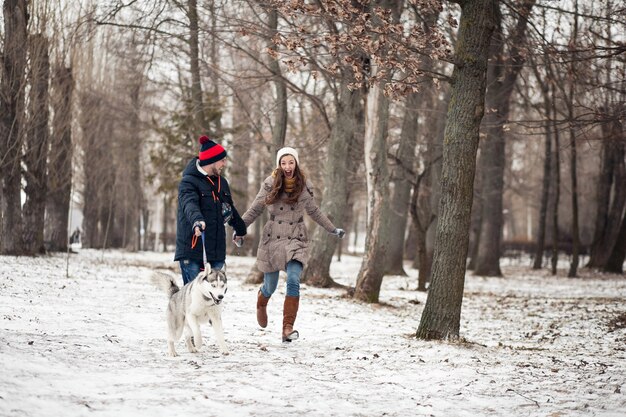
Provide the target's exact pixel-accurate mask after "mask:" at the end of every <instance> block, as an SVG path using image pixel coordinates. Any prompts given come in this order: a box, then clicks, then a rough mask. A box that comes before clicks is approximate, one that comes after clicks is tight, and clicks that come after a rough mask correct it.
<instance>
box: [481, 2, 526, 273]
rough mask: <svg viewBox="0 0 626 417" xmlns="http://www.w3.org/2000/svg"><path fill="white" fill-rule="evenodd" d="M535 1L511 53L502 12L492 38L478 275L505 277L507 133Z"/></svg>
mask: <svg viewBox="0 0 626 417" xmlns="http://www.w3.org/2000/svg"><path fill="white" fill-rule="evenodd" d="M534 4H535V0H526V1H524V2H523V3H522V5H521V9H520V10H519V12H518V13H519V14H518V16H519V17H518V20H517V24H516V26H515V29H514V30H513V31H512V33H511V35H510V52H509V53H508V54H507V53H506V52H505V50H504V45H505V34H504V31H503V28H502V14H501V11H500V9H499V8H498V10H497V13H496V16H497V22H498V23H497V25H496V32H495V34H494V36H493V38H492V41H491V42H492V45H491V48H492V49H491V63H490V65H489V73H488V82H489V87H488V88H487V96H486V103H485V105H486V107H487V112H486V116H485V128H486V129H485V130H486V137H485V138H484V139H485V140H484V141H483V142H482V143H481V159H480V160H481V163H482V164H483V168H482V170H481V173H482V175H483V177H482V187H483V188H482V193H481V197H482V216H481V217H482V221H481V226H482V227H481V231H480V238H479V244H478V258H477V262H476V269H475V273H476V274H477V275H488V276H501V275H502V272H501V270H500V254H501V247H500V243H501V241H502V225H503V217H502V195H503V189H504V166H505V162H506V158H505V130H506V126H505V125H506V123H507V122H508V118H509V112H510V100H511V95H512V93H513V88H514V86H515V82H516V80H517V76H518V75H519V73H520V71H521V70H522V66H523V63H524V49H523V46H524V44H525V37H526V28H527V26H528V19H529V16H530V12H531V10H532V7H533V6H534Z"/></svg>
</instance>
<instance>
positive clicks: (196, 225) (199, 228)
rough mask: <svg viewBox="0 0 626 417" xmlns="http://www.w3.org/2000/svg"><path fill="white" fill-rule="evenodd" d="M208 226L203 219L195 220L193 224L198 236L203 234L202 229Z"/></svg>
mask: <svg viewBox="0 0 626 417" xmlns="http://www.w3.org/2000/svg"><path fill="white" fill-rule="evenodd" d="M205 227H206V223H205V222H203V221H202V220H201V221H199V222H195V223H194V224H193V232H194V234H195V235H196V236H201V235H202V231H203V230H204V228H205Z"/></svg>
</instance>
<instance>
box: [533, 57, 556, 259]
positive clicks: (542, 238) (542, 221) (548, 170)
mask: <svg viewBox="0 0 626 417" xmlns="http://www.w3.org/2000/svg"><path fill="white" fill-rule="evenodd" d="M535 74H536V78H537V80H538V82H539V84H540V86H541V92H542V94H543V103H544V113H545V115H546V145H545V151H544V159H543V184H542V188H541V206H540V208H539V225H538V226H537V229H538V230H537V243H536V247H535V258H534V261H533V269H541V267H542V266H543V252H544V250H545V242H546V219H547V217H548V200H549V197H550V180H551V177H552V125H551V123H550V120H551V118H550V112H551V110H550V109H551V108H552V104H551V103H550V91H549V88H548V85H547V84H546V83H544V82H543V81H542V80H541V75H540V74H539V72H538V71H537V70H536V67H535Z"/></svg>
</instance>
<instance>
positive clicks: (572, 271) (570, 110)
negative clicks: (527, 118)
mask: <svg viewBox="0 0 626 417" xmlns="http://www.w3.org/2000/svg"><path fill="white" fill-rule="evenodd" d="M577 42H578V0H576V1H575V2H574V28H573V31H572V38H571V41H570V43H569V46H570V48H572V49H575V48H576V43H577ZM571 58H572V60H571V68H570V71H569V74H568V76H569V83H568V84H569V94H567V97H566V100H565V102H566V103H565V104H566V106H567V117H568V119H569V144H570V166H569V168H570V180H571V182H572V185H571V187H572V259H571V262H570V267H569V272H568V273H567V276H568V277H569V278H575V277H576V276H577V275H578V263H579V262H580V259H579V256H580V255H579V252H580V232H579V226H578V222H579V220H578V174H577V164H578V161H577V149H576V130H575V128H574V76H575V74H576V66H575V62H576V52H572V53H571Z"/></svg>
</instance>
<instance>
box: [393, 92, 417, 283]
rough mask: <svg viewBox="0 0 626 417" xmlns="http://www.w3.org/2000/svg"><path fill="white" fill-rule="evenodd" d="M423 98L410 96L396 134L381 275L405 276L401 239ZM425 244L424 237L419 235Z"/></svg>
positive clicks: (404, 224)
mask: <svg viewBox="0 0 626 417" xmlns="http://www.w3.org/2000/svg"><path fill="white" fill-rule="evenodd" d="M422 99H423V94H420V93H412V94H410V95H409V96H408V97H407V99H406V103H405V106H404V118H403V120H402V130H401V132H400V144H399V146H398V151H397V156H396V167H395V168H394V170H393V173H392V175H391V177H392V180H391V182H392V183H393V187H392V188H391V195H390V196H389V200H390V202H391V204H390V209H389V236H394V238H393V239H390V240H389V249H388V250H387V254H386V256H385V274H387V275H401V276H406V272H405V271H404V266H403V261H404V237H405V233H406V228H407V220H408V219H407V213H408V208H409V203H410V199H411V183H410V182H409V178H410V177H411V176H412V173H413V165H414V164H415V147H416V146H417V137H418V134H417V128H418V111H417V108H418V106H419V103H420V101H421V100H422ZM423 235H424V236H423V238H424V240H423V242H424V243H426V233H425V232H424V233H423Z"/></svg>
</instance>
